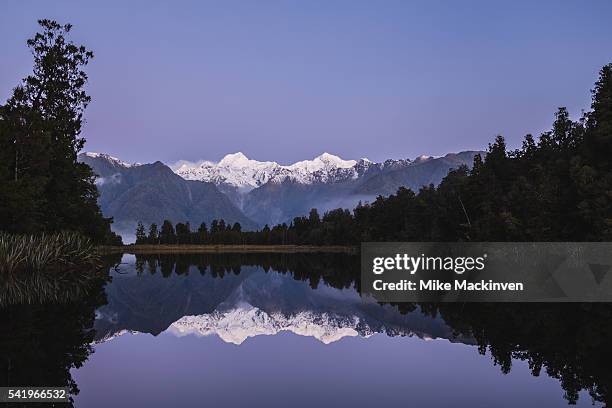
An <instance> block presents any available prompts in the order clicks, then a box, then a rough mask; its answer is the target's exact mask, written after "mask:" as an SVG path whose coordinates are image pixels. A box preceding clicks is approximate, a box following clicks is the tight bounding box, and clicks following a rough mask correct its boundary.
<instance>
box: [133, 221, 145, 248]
mask: <svg viewBox="0 0 612 408" xmlns="http://www.w3.org/2000/svg"><path fill="white" fill-rule="evenodd" d="M146 241H147V233H146V232H145V227H144V225H143V224H142V222H140V221H138V226H137V227H136V243H137V244H144V243H146Z"/></svg>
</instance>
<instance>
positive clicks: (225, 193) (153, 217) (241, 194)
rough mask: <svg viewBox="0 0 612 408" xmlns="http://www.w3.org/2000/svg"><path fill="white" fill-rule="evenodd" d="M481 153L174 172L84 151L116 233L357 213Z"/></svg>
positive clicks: (229, 160)
mask: <svg viewBox="0 0 612 408" xmlns="http://www.w3.org/2000/svg"><path fill="white" fill-rule="evenodd" d="M479 153H481V152H477V151H465V152H460V153H449V154H447V155H445V156H443V157H431V156H420V157H417V158H416V159H414V160H409V159H400V160H386V161H384V162H382V163H375V162H372V161H370V160H368V159H365V158H363V159H359V160H344V159H341V158H340V157H338V156H335V155H333V154H329V153H323V154H322V155H320V156H318V157H315V158H314V159H312V160H303V161H299V162H297V163H294V164H291V165H280V164H278V163H277V162H270V161H264V162H260V161H257V160H252V159H249V158H247V157H246V156H245V155H244V154H243V153H240V152H238V153H233V154H228V155H227V156H225V157H224V158H223V159H222V160H221V161H219V162H211V161H205V160H202V161H198V162H188V161H179V162H177V163H174V164H172V165H170V166H167V165H165V164H163V163H161V162H155V163H152V164H139V163H137V164H130V163H126V162H124V161H122V160H120V159H118V158H115V157H112V156H109V155H105V154H100V153H83V154H81V155H79V159H80V160H81V161H83V162H85V163H87V164H89V165H90V166H91V167H92V168H93V169H94V172H95V173H96V175H97V176H98V178H97V180H96V184H97V185H98V188H99V190H100V199H99V201H100V205H101V207H102V211H103V213H104V214H105V215H106V216H112V217H114V218H115V223H116V226H115V228H116V229H117V228H118V229H120V230H122V229H125V230H128V231H130V228H131V229H132V230H133V227H134V225H135V224H136V222H137V221H142V222H144V223H152V222H157V223H159V222H161V221H162V220H164V219H170V220H171V221H173V222H185V221H189V222H190V223H191V224H192V225H193V226H196V225H199V224H200V222H203V221H204V222H207V223H210V221H212V219H215V218H223V219H225V220H226V221H229V222H232V223H233V222H240V223H241V224H242V226H243V227H244V228H245V229H250V228H256V227H261V226H263V225H264V224H269V225H272V224H276V223H282V222H290V221H291V220H292V219H293V218H294V217H296V216H300V215H304V214H306V213H308V211H309V210H310V209H311V208H317V209H318V210H319V211H320V212H324V211H327V210H330V209H334V208H338V207H342V208H349V209H352V208H354V207H355V206H356V205H357V203H358V202H360V201H361V202H368V201H373V200H374V199H375V198H376V197H377V196H378V195H383V196H384V195H389V194H392V193H394V192H395V191H397V189H398V188H399V187H401V186H404V187H408V188H411V189H413V190H415V191H418V189H419V188H420V187H422V186H424V185H429V184H434V185H437V184H438V183H440V181H442V179H443V178H444V177H445V176H446V174H448V171H449V170H450V169H453V168H457V167H459V166H462V165H466V166H468V167H470V166H471V165H472V163H473V160H474V156H475V155H476V154H479ZM120 232H121V231H120Z"/></svg>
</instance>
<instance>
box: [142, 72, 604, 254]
mask: <svg viewBox="0 0 612 408" xmlns="http://www.w3.org/2000/svg"><path fill="white" fill-rule="evenodd" d="M611 160H612V64H608V65H606V66H604V67H603V68H602V69H601V71H600V74H599V79H598V80H597V82H596V83H595V87H594V89H593V90H592V105H591V110H590V111H589V112H585V113H583V115H582V117H581V118H580V119H578V120H575V121H574V120H572V119H570V116H569V113H568V111H567V109H566V108H559V110H558V111H557V112H556V114H555V119H554V123H553V125H552V128H551V130H549V131H546V132H544V133H542V134H541V135H540V136H539V137H538V138H537V140H536V138H534V137H533V136H532V135H527V136H526V137H525V138H524V140H523V143H522V146H521V148H519V149H516V150H512V151H510V150H508V149H507V147H506V142H505V140H504V138H503V137H502V136H497V137H496V138H495V141H494V142H493V143H491V144H490V145H489V146H488V150H487V152H486V154H485V155H484V157H481V156H480V155H477V156H476V157H475V159H474V164H473V167H472V168H471V169H468V168H467V167H465V166H463V167H460V168H458V169H455V170H452V171H450V172H449V174H448V175H447V176H446V177H445V178H444V180H443V181H442V182H441V183H440V184H439V185H438V186H437V187H435V186H433V185H429V186H424V187H422V188H421V189H420V191H418V192H413V191H411V190H409V189H407V188H403V187H401V188H399V189H398V191H397V192H396V193H395V194H393V195H390V196H388V197H382V196H379V197H377V198H376V200H375V201H374V202H372V203H366V204H359V205H358V206H357V207H356V208H355V209H354V210H353V211H349V210H346V209H340V208H339V209H336V210H332V211H328V212H326V213H324V214H323V216H322V217H321V216H320V215H319V213H318V212H317V210H316V209H313V210H311V211H310V214H308V215H307V216H302V217H296V218H294V219H293V221H292V222H290V223H289V224H286V223H283V224H278V225H275V226H273V227H271V228H270V227H269V226H267V225H266V226H265V227H264V228H262V229H260V230H258V231H243V230H242V228H241V226H240V224H238V223H236V224H233V225H230V224H227V223H226V222H225V221H223V220H215V221H213V222H212V223H211V225H210V226H207V225H206V224H204V223H202V224H201V225H200V226H198V227H197V229H195V230H194V229H192V227H191V226H190V225H189V224H188V223H178V224H176V226H173V225H172V223H171V222H170V221H167V220H166V221H164V222H163V224H162V226H161V228H160V229H159V230H158V227H157V225H156V224H152V225H150V226H149V229H148V231H146V230H145V227H144V225H142V224H139V226H138V229H137V233H136V236H137V243H153V244H169V243H172V244H274V245H278V244H298V245H305V244H307V245H355V244H358V243H360V242H367V241H572V240H574V241H604V240H610V239H612V193H611V191H612V172H611Z"/></svg>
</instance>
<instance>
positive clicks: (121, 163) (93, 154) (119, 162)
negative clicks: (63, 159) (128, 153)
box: [79, 152, 141, 167]
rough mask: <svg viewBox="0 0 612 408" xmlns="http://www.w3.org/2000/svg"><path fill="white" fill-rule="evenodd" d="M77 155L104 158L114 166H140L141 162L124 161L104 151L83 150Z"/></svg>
mask: <svg viewBox="0 0 612 408" xmlns="http://www.w3.org/2000/svg"><path fill="white" fill-rule="evenodd" d="M79 156H84V157H89V158H90V159H102V160H106V161H108V162H110V163H112V164H114V165H116V166H121V167H134V166H140V165H141V163H128V162H124V161H123V160H121V159H118V158H116V157H113V156H111V155H109V154H106V153H96V152H83V153H80V154H79Z"/></svg>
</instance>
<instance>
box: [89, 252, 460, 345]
mask: <svg viewBox="0 0 612 408" xmlns="http://www.w3.org/2000/svg"><path fill="white" fill-rule="evenodd" d="M312 256H313V257H316V259H317V261H316V262H319V263H318V264H317V263H316V262H314V260H313V259H311V260H310V261H307V263H308V264H309V265H310V267H309V268H314V269H315V270H316V268H332V267H334V268H341V267H340V264H337V263H335V262H334V261H333V260H334V259H335V258H330V257H325V256H321V255H312ZM170 259H171V258H168V260H170ZM177 259H178V258H177ZM194 261H195V260H194ZM263 262H265V263H266V264H265V265H266V266H265V268H270V265H272V268H274V265H275V263H274V261H273V262H272V264H270V263H269V262H270V258H265V259H264V258H262V263H263ZM332 265H335V266H332ZM158 268H159V271H157V272H156V273H150V271H149V272H147V273H144V274H139V273H137V271H136V259H135V258H134V259H130V258H127V257H124V259H122V263H121V271H120V273H117V274H113V280H112V284H110V285H109V286H107V288H106V294H107V300H108V303H107V304H105V305H103V306H102V307H101V308H100V309H98V311H97V312H96V320H95V324H94V327H95V329H96V341H97V342H104V341H109V340H112V339H113V338H115V337H117V336H119V335H122V334H124V333H150V334H153V335H158V334H160V333H163V332H168V333H171V334H174V335H177V336H186V335H196V336H209V335H215V336H218V337H219V338H221V339H222V340H223V341H225V342H228V343H232V344H242V343H243V342H244V341H246V340H247V339H249V338H252V337H256V336H261V335H276V334H279V333H283V332H285V333H293V334H296V335H300V336H307V337H312V338H315V339H317V340H319V341H321V342H323V343H325V344H329V343H333V342H335V341H339V340H341V339H343V338H346V337H356V336H359V337H369V336H371V335H373V334H376V333H380V334H384V335H387V336H417V337H419V338H422V339H436V338H443V339H449V340H451V341H466V340H467V339H463V338H461V339H460V338H457V337H456V336H455V335H454V333H453V332H452V330H451V329H450V328H449V327H448V326H447V325H446V323H445V322H444V321H443V320H442V319H441V318H440V317H439V316H437V317H432V316H428V315H425V314H422V313H420V312H419V311H414V312H408V313H401V312H400V311H399V310H398V309H397V308H396V307H395V306H392V305H380V304H379V303H377V302H376V301H375V300H374V299H372V298H369V297H365V298H363V297H361V296H360V294H359V293H358V292H357V291H356V289H355V288H354V287H350V288H336V287H332V286H328V285H327V284H326V283H325V282H324V281H323V282H322V283H320V284H319V285H318V287H317V288H316V289H313V288H312V286H311V283H310V282H309V281H308V280H300V279H297V278H296V277H294V276H293V274H292V273H291V272H290V273H279V272H276V271H275V270H274V269H264V267H263V266H246V265H243V266H241V268H240V273H239V274H234V273H230V274H226V275H223V277H221V276H220V275H218V276H217V277H214V276H213V275H212V274H211V273H204V274H203V275H202V272H201V271H202V270H206V269H207V268H206V267H205V266H204V265H203V264H198V265H189V266H188V268H189V273H185V274H181V275H177V274H172V275H170V276H166V277H164V276H163V275H162V274H161V273H160V272H161V268H162V266H159V267H158ZM340 275H342V273H340ZM160 293H163V296H159V294H160Z"/></svg>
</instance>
